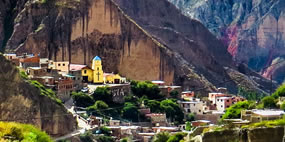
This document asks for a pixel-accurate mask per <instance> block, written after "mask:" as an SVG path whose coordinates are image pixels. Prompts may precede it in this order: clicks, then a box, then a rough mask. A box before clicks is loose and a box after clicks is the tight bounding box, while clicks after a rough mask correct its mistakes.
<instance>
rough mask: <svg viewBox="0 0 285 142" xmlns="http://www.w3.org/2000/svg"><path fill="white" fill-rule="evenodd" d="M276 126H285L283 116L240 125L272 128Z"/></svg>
mask: <svg viewBox="0 0 285 142" xmlns="http://www.w3.org/2000/svg"><path fill="white" fill-rule="evenodd" d="M276 126H285V118H282V119H278V120H270V121H262V122H258V123H253V124H249V125H245V126H242V128H260V127H267V128H272V127H276Z"/></svg>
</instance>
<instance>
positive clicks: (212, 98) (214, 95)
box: [208, 93, 231, 104]
mask: <svg viewBox="0 0 285 142" xmlns="http://www.w3.org/2000/svg"><path fill="white" fill-rule="evenodd" d="M218 97H231V95H228V94H224V93H209V97H208V99H209V101H210V102H211V104H216V99H217V98H218Z"/></svg>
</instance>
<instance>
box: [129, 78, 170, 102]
mask: <svg viewBox="0 0 285 142" xmlns="http://www.w3.org/2000/svg"><path fill="white" fill-rule="evenodd" d="M131 90H132V92H133V94H134V95H136V96H138V97H142V96H147V98H148V99H151V100H152V99H161V98H163V97H164V96H163V95H161V93H160V90H159V88H158V85H156V84H153V83H151V82H149V81H131Z"/></svg>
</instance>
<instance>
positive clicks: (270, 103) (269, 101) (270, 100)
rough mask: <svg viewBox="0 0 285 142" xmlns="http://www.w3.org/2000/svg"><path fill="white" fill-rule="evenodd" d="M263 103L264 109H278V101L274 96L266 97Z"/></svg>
mask: <svg viewBox="0 0 285 142" xmlns="http://www.w3.org/2000/svg"><path fill="white" fill-rule="evenodd" d="M261 102H262V103H263V107H264V108H276V107H277V106H276V101H275V98H274V97H272V96H266V97H264V98H263V99H262V100H261Z"/></svg>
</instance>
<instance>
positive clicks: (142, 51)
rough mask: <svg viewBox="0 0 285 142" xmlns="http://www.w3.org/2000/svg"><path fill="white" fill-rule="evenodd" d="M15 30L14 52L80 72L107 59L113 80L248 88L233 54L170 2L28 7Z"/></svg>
mask: <svg viewBox="0 0 285 142" xmlns="http://www.w3.org/2000/svg"><path fill="white" fill-rule="evenodd" d="M13 29H14V31H13V34H12V36H11V37H10V38H9V41H8V42H7V46H6V52H13V51H16V52H17V53H24V52H29V53H31V52H32V53H34V54H38V53H40V55H41V56H43V57H49V58H50V59H54V60H66V61H70V62H72V63H79V64H90V61H91V59H92V58H93V57H94V56H95V55H99V56H101V57H102V59H103V66H104V70H105V71H106V72H118V73H120V74H121V75H123V76H126V77H128V78H131V79H135V80H164V81H165V82H166V83H167V84H169V85H170V84H176V85H182V86H183V87H184V89H186V90H187V89H189V90H195V91H196V90H197V91H202V93H204V92H205V93H206V92H208V91H213V90H215V89H216V87H220V86H223V87H228V88H229V90H230V92H232V93H234V92H236V91H237V87H238V86H239V85H243V83H241V82H244V80H240V79H237V78H236V77H235V76H230V75H233V74H229V73H228V72H227V70H226V69H225V67H226V68H230V69H233V70H235V71H236V70H239V68H238V67H237V66H235V65H234V63H233V62H232V60H231V56H230V54H229V53H228V52H227V49H226V47H225V46H224V45H223V44H222V43H221V42H220V41H219V40H217V39H216V38H215V37H214V36H213V35H212V34H211V33H210V32H209V31H208V30H207V29H206V28H205V27H204V26H203V25H202V24H200V23H199V22H198V21H196V20H192V19H189V18H187V17H186V16H184V15H182V14H181V13H180V12H179V10H177V9H176V8H175V7H174V6H173V5H172V4H171V3H169V2H168V1H166V0H156V1H153V0H132V1H127V0H81V1H77V0H46V1H45V2H42V1H28V2H26V4H25V6H24V8H23V9H22V10H21V12H20V13H19V14H18V15H17V17H16V18H15V20H14V28H13ZM247 73H248V74H246V75H245V76H246V77H248V79H249V80H252V78H258V80H259V81H260V82H258V83H256V82H255V81H254V80H253V82H249V83H248V84H250V85H247V86H246V87H248V88H249V89H253V90H258V91H260V92H262V91H266V92H269V86H268V85H267V84H266V83H268V82H269V81H268V80H266V79H263V78H262V77H261V76H259V75H257V74H256V73H254V72H252V71H250V72H247ZM246 82H247V81H246ZM201 88H202V89H201Z"/></svg>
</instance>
